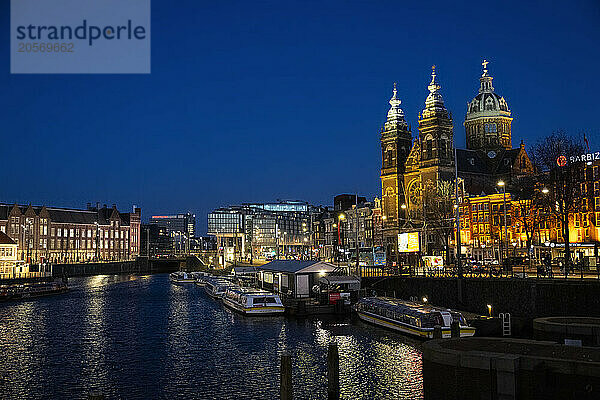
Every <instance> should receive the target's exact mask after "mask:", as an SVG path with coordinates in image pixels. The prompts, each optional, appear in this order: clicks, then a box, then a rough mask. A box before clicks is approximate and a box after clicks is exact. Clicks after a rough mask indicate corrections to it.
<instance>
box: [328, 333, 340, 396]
mask: <svg viewBox="0 0 600 400" xmlns="http://www.w3.org/2000/svg"><path fill="white" fill-rule="evenodd" d="M327 398H328V399H329V400H338V399H339V398H340V355H339V352H338V345H337V343H335V342H334V343H329V349H328V350H327Z"/></svg>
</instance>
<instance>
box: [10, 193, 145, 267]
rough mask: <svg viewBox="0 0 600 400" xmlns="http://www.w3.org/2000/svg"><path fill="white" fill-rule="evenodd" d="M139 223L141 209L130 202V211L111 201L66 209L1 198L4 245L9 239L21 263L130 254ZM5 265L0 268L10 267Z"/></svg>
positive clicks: (118, 257) (134, 247) (134, 253)
mask: <svg viewBox="0 0 600 400" xmlns="http://www.w3.org/2000/svg"><path fill="white" fill-rule="evenodd" d="M140 223H141V209H140V208H137V207H135V206H134V207H133V212H120V211H119V210H117V207H116V206H115V205H113V206H112V207H107V206H106V205H104V206H103V207H100V206H99V205H98V204H96V206H92V205H91V204H88V206H87V209H71V208H58V207H47V206H32V205H26V206H25V205H17V204H12V205H10V204H0V232H1V233H3V234H4V235H5V236H6V237H5V238H4V239H3V242H6V243H4V246H5V247H6V246H10V245H11V243H10V241H12V242H13V243H14V245H16V250H15V254H14V257H15V258H16V261H18V262H19V263H21V264H24V265H33V264H45V263H67V262H71V263H72V262H84V261H122V260H131V259H135V258H136V257H137V256H138V255H139V251H140ZM5 252H7V253H8V250H6V251H5ZM12 256H13V255H11V257H12ZM5 268H7V267H5ZM5 268H2V270H1V271H0V274H3V275H4V274H6V273H10V272H14V271H5V270H4V269H5Z"/></svg>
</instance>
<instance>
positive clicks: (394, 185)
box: [381, 83, 412, 227]
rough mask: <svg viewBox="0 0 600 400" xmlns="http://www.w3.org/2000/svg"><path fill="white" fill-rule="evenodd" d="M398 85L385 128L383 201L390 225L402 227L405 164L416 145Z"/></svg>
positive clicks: (383, 134)
mask: <svg viewBox="0 0 600 400" xmlns="http://www.w3.org/2000/svg"><path fill="white" fill-rule="evenodd" d="M400 103H401V101H400V99H398V91H397V90H396V84H395V83H394V92H393V95H392V98H391V99H390V106H391V107H390V110H389V111H388V114H387V120H386V122H385V125H384V126H383V128H382V129H381V160H382V161H381V196H382V197H381V198H382V215H383V216H384V217H385V220H386V225H387V226H391V227H396V226H398V210H399V207H400V205H401V204H403V202H404V189H403V174H404V164H405V162H406V158H407V157H408V153H409V151H410V148H411V144H412V135H411V132H410V129H409V127H408V124H407V123H406V120H405V119H404V111H402V109H401V108H400Z"/></svg>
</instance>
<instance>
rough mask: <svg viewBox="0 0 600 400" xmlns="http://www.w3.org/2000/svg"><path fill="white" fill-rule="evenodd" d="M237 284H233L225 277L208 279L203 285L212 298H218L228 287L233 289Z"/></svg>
mask: <svg viewBox="0 0 600 400" xmlns="http://www.w3.org/2000/svg"><path fill="white" fill-rule="evenodd" d="M237 287H238V286H236V285H234V284H233V283H231V282H230V281H228V280H226V279H221V278H216V279H208V280H207V281H206V284H205V285H204V290H205V291H206V293H208V295H209V296H210V297H212V298H214V299H220V298H222V297H223V296H224V295H225V292H227V290H228V289H234V288H237Z"/></svg>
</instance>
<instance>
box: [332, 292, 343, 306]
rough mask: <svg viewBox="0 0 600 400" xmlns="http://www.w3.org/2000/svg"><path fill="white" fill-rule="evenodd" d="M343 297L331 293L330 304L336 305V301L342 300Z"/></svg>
mask: <svg viewBox="0 0 600 400" xmlns="http://www.w3.org/2000/svg"><path fill="white" fill-rule="evenodd" d="M341 298H342V296H340V294H339V293H338V292H330V293H329V304H335V302H336V301H338V300H339V299H341Z"/></svg>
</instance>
